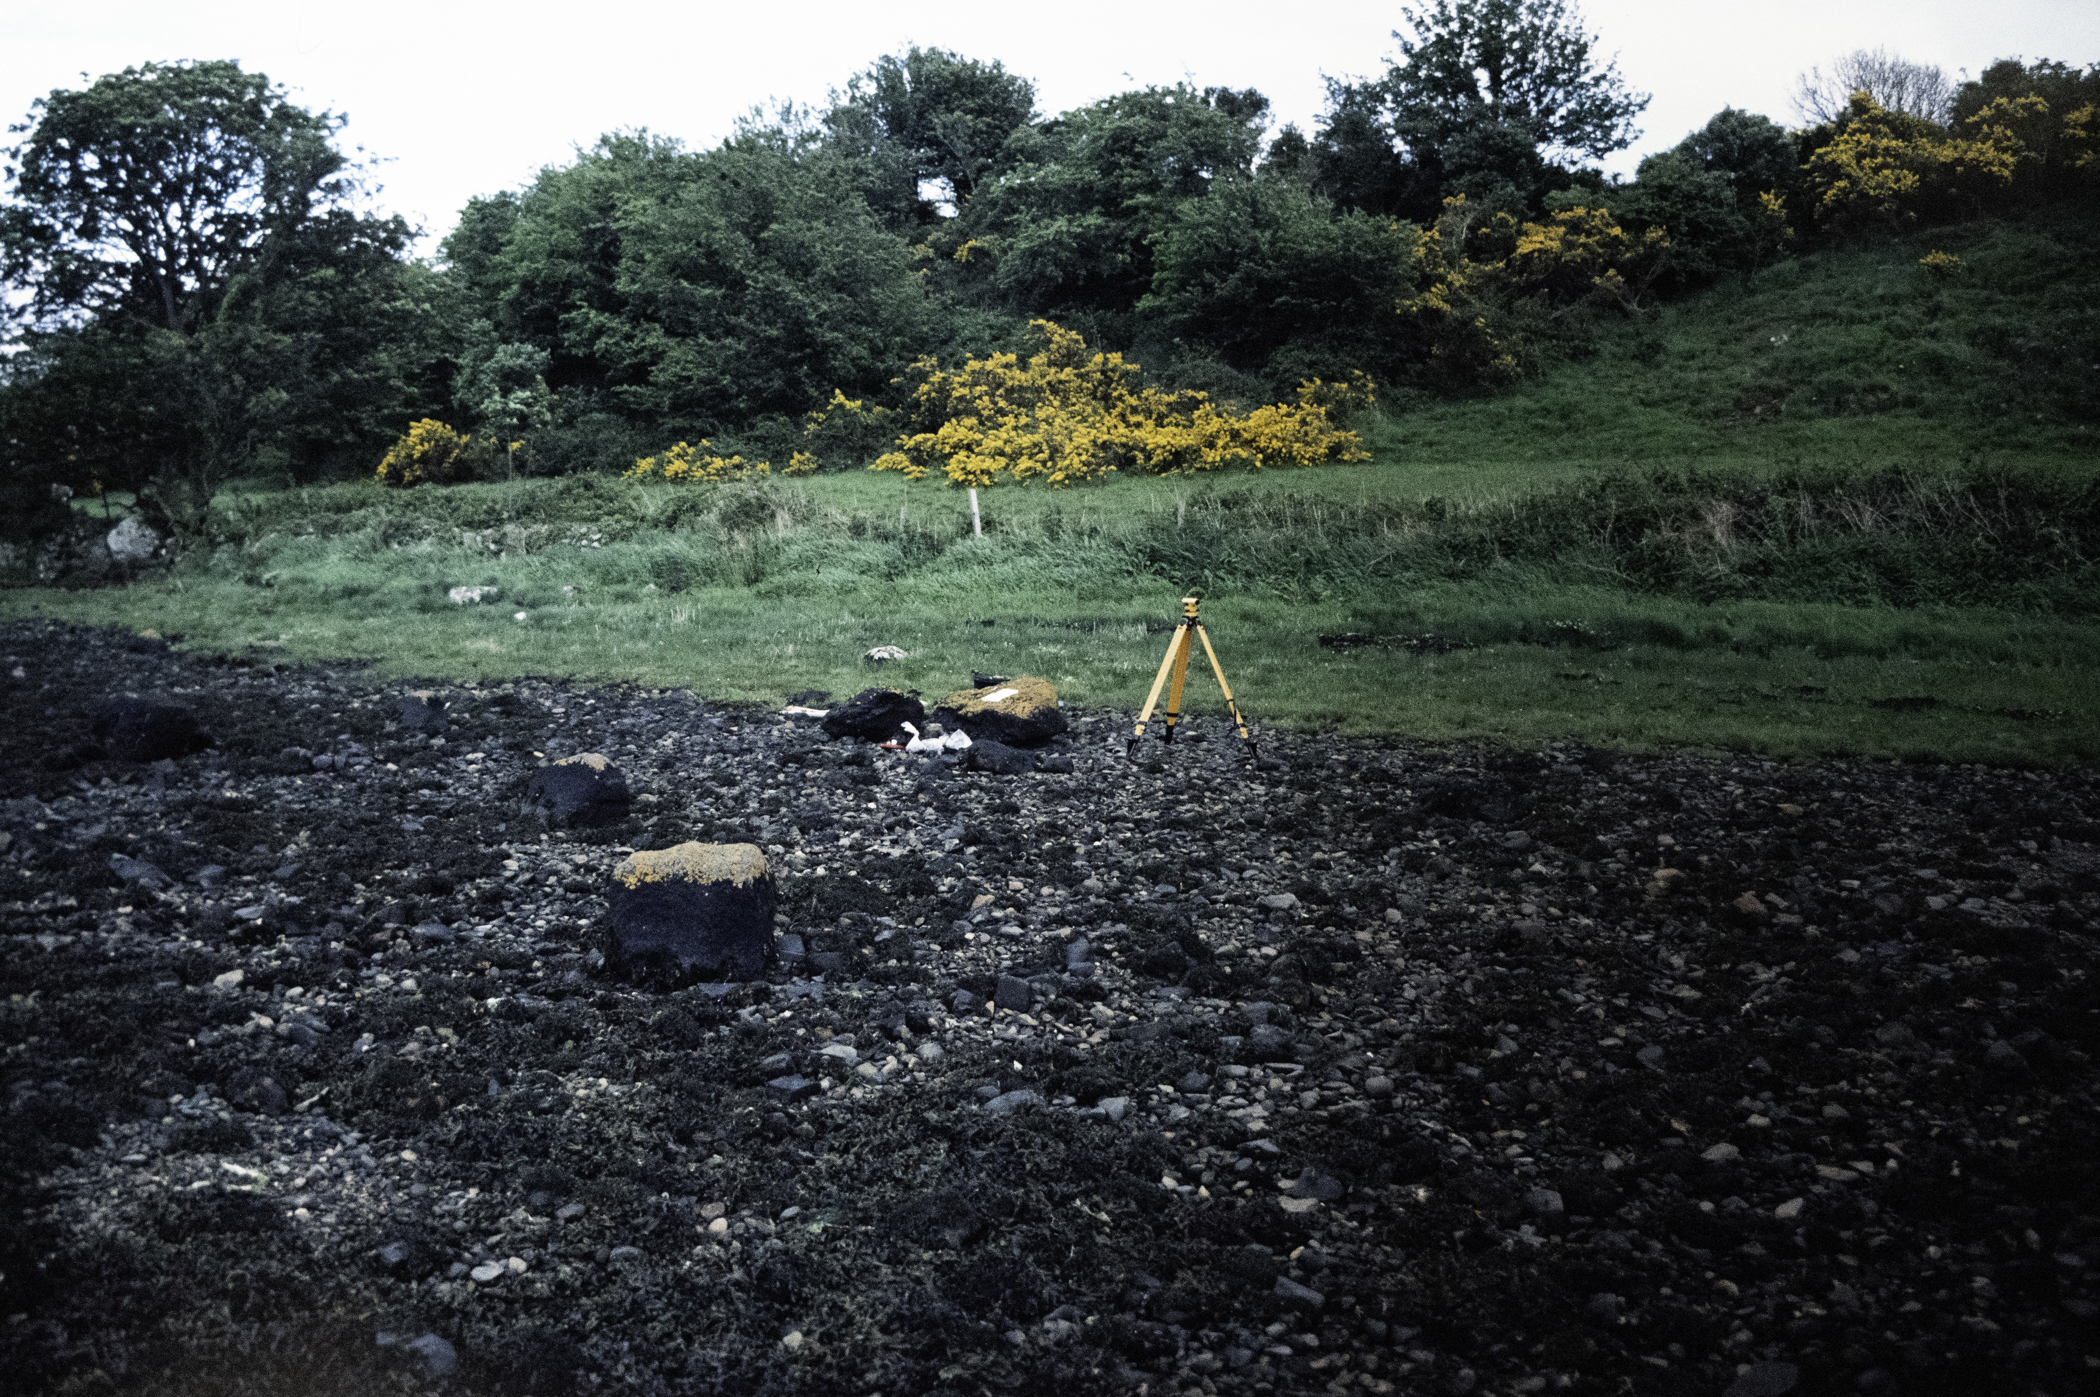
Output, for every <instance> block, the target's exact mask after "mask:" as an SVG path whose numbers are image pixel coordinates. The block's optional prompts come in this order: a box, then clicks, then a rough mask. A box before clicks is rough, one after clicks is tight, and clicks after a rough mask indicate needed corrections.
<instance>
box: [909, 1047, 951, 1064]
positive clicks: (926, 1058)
mask: <svg viewBox="0 0 2100 1397" xmlns="http://www.w3.org/2000/svg"><path fill="white" fill-rule="evenodd" d="M912 1052H913V1054H914V1055H915V1056H916V1057H917V1058H918V1059H919V1061H921V1062H923V1063H926V1064H927V1065H929V1066H931V1065H932V1064H933V1063H936V1062H939V1061H940V1060H941V1059H942V1058H943V1057H946V1056H947V1053H946V1052H945V1051H944V1050H943V1049H942V1047H941V1045H940V1044H938V1043H931V1042H929V1043H921V1044H919V1046H918V1047H917V1048H914V1049H913V1050H912Z"/></svg>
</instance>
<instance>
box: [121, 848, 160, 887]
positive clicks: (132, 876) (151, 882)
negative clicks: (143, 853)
mask: <svg viewBox="0 0 2100 1397" xmlns="http://www.w3.org/2000/svg"><path fill="white" fill-rule="evenodd" d="M109 871H110V872H112V873H114V874H116V875H117V876H118V877H119V878H121V879H123V880H124V881H125V882H127V883H138V884H141V885H142V886H144V887H148V888H165V887H168V886H170V885H171V884H173V883H174V881H175V880H174V879H173V878H170V877H169V876H168V875H167V874H165V873H163V872H161V871H160V869H159V868H157V867H155V866H154V865H152V864H150V863H148V862H146V861H145V860H144V859H135V858H131V857H129V856H127V855H124V854H111V855H110V856H109Z"/></svg>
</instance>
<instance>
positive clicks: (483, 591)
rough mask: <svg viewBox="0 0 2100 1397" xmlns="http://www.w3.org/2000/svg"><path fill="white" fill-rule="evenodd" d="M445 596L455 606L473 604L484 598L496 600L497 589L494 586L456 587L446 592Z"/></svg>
mask: <svg viewBox="0 0 2100 1397" xmlns="http://www.w3.org/2000/svg"><path fill="white" fill-rule="evenodd" d="M445 596H446V597H447V598H448V599H449V600H450V601H451V602H452V604H453V605H454V606H472V605H474V604H475V603H476V602H479V601H483V600H488V601H494V600H495V598H496V589H495V588H494V587H454V588H453V589H452V590H451V591H449V592H447V593H445Z"/></svg>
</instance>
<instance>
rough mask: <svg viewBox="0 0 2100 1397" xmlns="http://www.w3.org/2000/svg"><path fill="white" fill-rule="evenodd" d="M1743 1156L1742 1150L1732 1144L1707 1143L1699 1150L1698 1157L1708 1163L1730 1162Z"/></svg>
mask: <svg viewBox="0 0 2100 1397" xmlns="http://www.w3.org/2000/svg"><path fill="white" fill-rule="evenodd" d="M1742 1157H1743V1152H1742V1151H1741V1150H1739V1149H1737V1148H1736V1147H1735V1146H1734V1145H1730V1144H1725V1143H1723V1144H1719V1145H1709V1146H1707V1147H1706V1148H1705V1149H1704V1150H1701V1151H1700V1152H1699V1158H1701V1159H1703V1160H1705V1161H1706V1162H1707V1163H1709V1164H1732V1163H1734V1162H1735V1161H1736V1160H1738V1159H1741V1158H1742Z"/></svg>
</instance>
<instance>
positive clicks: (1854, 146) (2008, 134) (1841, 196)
mask: <svg viewBox="0 0 2100 1397" xmlns="http://www.w3.org/2000/svg"><path fill="white" fill-rule="evenodd" d="M2048 111H2049V104H2048V103H2046V102H2044V101H2043V100H2042V99H2041V98H2039V97H2035V96H2027V97H2018V98H2007V97H2000V98H1998V99H1996V100H1995V101H1993V102H1991V103H1990V104H1989V105H1988V106H1986V107H1985V108H1984V109H1983V110H1982V111H1980V112H1977V113H1976V114H1975V115H1974V116H1972V117H1969V118H1968V119H1967V120H1965V121H1964V122H1962V123H1961V124H1962V126H1963V128H1964V130H1963V131H1961V132H1958V133H1957V132H1953V131H1949V130H1947V129H1946V128H1945V127H1942V126H1938V125H1936V124H1934V123H1932V122H1929V121H1922V120H1919V119H1918V118H1916V117H1907V116H1902V115H1900V114H1896V113H1891V112H1888V111H1885V110H1883V108H1882V106H1881V104H1880V103H1878V102H1876V101H1875V100H1874V99H1873V98H1872V97H1870V96H1868V95H1867V94H1866V93H1864V92H1855V93H1854V94H1853V95H1852V111H1851V113H1850V115H1849V117H1848V118H1847V119H1846V122H1845V126H1844V129H1843V130H1842V131H1840V132H1839V133H1838V135H1837V137H1836V139H1834V140H1832V141H1831V142H1830V144H1828V145H1826V146H1824V147H1823V148H1822V149H1821V150H1818V151H1816V152H1815V153H1814V154H1813V155H1811V156H1809V158H1808V163H1807V165H1806V167H1805V168H1806V169H1807V171H1808V177H1809V185H1810V187H1811V189H1813V190H1814V192H1815V197H1816V216H1817V217H1818V218H1819V219H1821V220H1823V221H1824V222H1826V223H1828V224H1830V225H1831V226H1833V227H1837V228H1850V229H1862V228H1868V227H1875V226H1883V227H1891V228H1900V227H1902V226H1904V225H1905V224H1908V223H1909V222H1911V221H1912V220H1913V219H1915V218H1916V217H1917V215H1918V213H1919V211H1920V209H1921V208H1924V207H1929V206H1933V205H1940V206H1947V205H1952V206H1954V207H1956V208H1959V209H1961V210H1962V211H1964V212H1968V213H1981V212H1982V211H1983V210H1984V209H1985V208H1986V207H1988V206H1989V204H1990V203H1991V202H1992V200H1993V199H1994V198H1995V197H1996V196H1998V195H2001V194H2003V193H2004V192H2005V191H2006V190H2007V189H2009V188H2010V187H2011V185H2012V182H2013V176H2014V174H2015V173H2017V171H2018V170H2019V167H2020V163H2021V162H2022V161H2025V160H2031V159H2033V158H2034V154H2033V152H2032V151H2030V150H2029V149H2028V148H2027V146H2026V143H2025V142H2023V141H2022V140H2021V139H2020V137H2019V136H2018V135H2017V134H2015V132H2014V130H2013V126H2014V124H2015V123H2016V122H2020V121H2023V120H2032V119H2034V118H2037V117H2043V116H2046V115H2047V114H2048ZM2076 116H2077V113H2075V112H2074V113H2072V114H2071V118H2067V119H2066V122H2065V135H2066V137H2067V138H2070V139H2073V140H2075V139H2076V138H2077V136H2078V134H2079V130H2080V128H2079V126H2078V125H2077V124H2076V122H2075V120H2073V118H2076Z"/></svg>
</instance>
